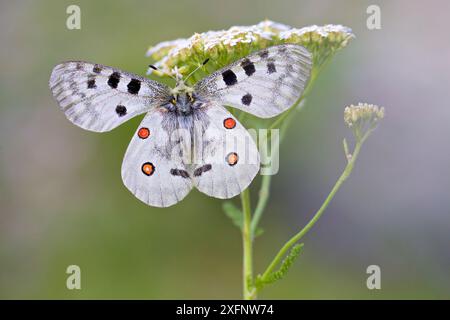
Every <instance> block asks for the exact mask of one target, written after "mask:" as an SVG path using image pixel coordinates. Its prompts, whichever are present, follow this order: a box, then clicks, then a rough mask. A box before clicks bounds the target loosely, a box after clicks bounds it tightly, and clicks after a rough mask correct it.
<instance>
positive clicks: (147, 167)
mask: <svg viewBox="0 0 450 320" xmlns="http://www.w3.org/2000/svg"><path fill="white" fill-rule="evenodd" d="M141 169H142V172H143V173H144V174H145V175H146V176H151V175H152V174H153V173H155V166H154V165H153V163H151V162H146V163H144V164H143V165H142V168H141Z"/></svg>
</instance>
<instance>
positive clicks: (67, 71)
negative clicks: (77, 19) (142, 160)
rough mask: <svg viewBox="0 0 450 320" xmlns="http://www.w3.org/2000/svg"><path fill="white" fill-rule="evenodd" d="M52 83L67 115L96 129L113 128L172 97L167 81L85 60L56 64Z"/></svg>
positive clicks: (93, 129) (73, 120)
mask: <svg viewBox="0 0 450 320" xmlns="http://www.w3.org/2000/svg"><path fill="white" fill-rule="evenodd" d="M49 85H50V89H51V91H52V93H53V96H54V97H55V99H56V100H57V102H58V104H59V106H60V108H61V110H62V111H63V112H64V113H65V115H66V117H67V118H68V119H69V120H70V121H71V122H72V123H74V124H76V125H77V126H79V127H81V128H83V129H86V130H90V131H96V132H104V131H109V130H112V129H114V128H116V127H117V126H119V125H120V124H122V123H124V122H125V121H127V120H128V119H130V118H132V117H134V116H136V115H139V114H142V113H144V112H147V111H149V110H151V109H152V108H154V107H156V106H158V105H161V104H162V103H165V102H167V101H169V100H170V89H169V88H168V87H167V86H165V85H163V84H160V83H158V82H156V81H152V80H149V79H146V78H143V77H140V76H137V75H134V74H131V73H128V72H124V71H121V70H118V69H115V68H111V67H107V66H103V65H100V64H93V63H88V62H83V61H69V62H64V63H61V64H58V65H57V66H55V68H54V69H53V71H52V74H51V76H50V81H49Z"/></svg>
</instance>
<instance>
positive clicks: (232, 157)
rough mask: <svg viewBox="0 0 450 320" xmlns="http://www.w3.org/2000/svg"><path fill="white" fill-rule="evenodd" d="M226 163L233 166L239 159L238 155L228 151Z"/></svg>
mask: <svg viewBox="0 0 450 320" xmlns="http://www.w3.org/2000/svg"><path fill="white" fill-rule="evenodd" d="M226 161H227V163H228V164H229V165H230V166H234V165H235V164H236V163H238V161H239V156H238V154H237V153H236V152H230V153H229V154H228V155H227V158H226Z"/></svg>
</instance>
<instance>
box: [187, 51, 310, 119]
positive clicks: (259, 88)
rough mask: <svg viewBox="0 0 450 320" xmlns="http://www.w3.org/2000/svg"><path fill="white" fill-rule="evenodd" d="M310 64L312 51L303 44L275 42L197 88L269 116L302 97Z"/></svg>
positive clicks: (219, 72) (217, 98)
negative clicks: (276, 44)
mask: <svg viewBox="0 0 450 320" xmlns="http://www.w3.org/2000/svg"><path fill="white" fill-rule="evenodd" d="M311 67H312V61H311V53H310V52H309V51H308V50H307V49H305V48H304V47H302V46H299V45H294V44H283V45H278V46H273V47H269V48H266V49H263V50H260V51H257V52H255V53H252V54H250V55H248V56H247V57H245V58H243V59H240V60H238V61H236V62H235V63H232V64H230V65H229V66H227V67H225V68H222V69H220V70H218V71H216V72H214V73H213V74H211V75H210V76H208V77H206V78H205V79H203V80H201V81H200V82H199V83H198V84H197V85H196V86H195V91H196V92H197V93H198V94H199V95H201V96H203V97H208V98H209V99H213V100H214V101H217V102H220V103H221V104H223V105H227V106H231V107H234V108H238V109H241V110H243V111H245V112H249V113H251V114H254V115H256V116H258V117H260V118H270V117H274V116H276V115H278V114H280V113H281V112H283V111H285V110H286V109H288V108H289V107H291V106H292V105H293V104H294V103H295V102H296V101H297V100H298V99H299V98H300V96H301V94H302V93H303V90H304V89H305V86H306V82H307V81H308V78H309V75H310V72H311Z"/></svg>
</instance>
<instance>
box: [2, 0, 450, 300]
mask: <svg viewBox="0 0 450 320" xmlns="http://www.w3.org/2000/svg"><path fill="white" fill-rule="evenodd" d="M70 4H76V5H79V6H80V8H81V30H68V29H67V28H66V18H67V14H66V8H67V6H68V5H70ZM370 4H372V2H371V1H351V0H345V1H320V2H319V1H295V0H280V1H265V0H254V1H242V0H228V1H224V0H222V1H199V0H197V1H114V2H113V1H95V2H94V1H75V0H73V1H31V0H29V1H23V0H22V1H10V2H6V1H1V4H0V26H1V28H0V30H1V31H0V44H1V51H0V59H1V61H0V63H1V68H0V70H1V72H0V201H1V207H0V210H1V213H0V298H6V299H12V298H26V299H28V298H41V299H51V298H62V299H79V298H87V299H89V298H125V299H128V298H138V299H184V298H188V299H196V298H202V299H222V298H223V299H227V298H240V297H241V238H240V234H239V231H238V230H237V229H236V228H235V227H234V226H233V225H232V224H231V222H230V221H229V219H228V218H227V217H226V216H225V215H224V214H223V213H222V211H221V201H219V200H215V199H212V198H208V197H207V196H205V195H203V194H200V193H199V192H197V191H193V192H192V193H191V194H190V195H189V196H188V197H187V198H186V199H185V200H183V201H182V202H180V203H179V204H178V205H176V206H174V207H171V208H168V209H156V208H152V207H148V206H146V205H145V204H143V203H141V202H140V201H139V200H137V199H136V198H135V197H134V196H133V195H132V194H130V193H129V191H128V190H127V189H126V188H125V187H124V186H123V184H122V181H121V177H120V167H121V162H122V157H123V154H124V152H125V150H126V147H127V145H128V143H129V141H130V138H131V135H132V134H133V132H134V130H135V128H136V126H137V125H138V123H139V121H140V119H141V118H142V117H138V118H137V119H134V120H132V121H129V122H128V123H126V124H124V125H122V126H120V127H119V128H117V129H115V130H114V131H112V132H110V133H105V134H95V133H91V132H87V131H83V130H81V129H80V128H78V127H75V126H74V125H72V124H71V123H70V122H69V121H67V120H66V119H65V117H64V115H63V113H61V112H60V111H59V110H58V106H57V105H56V103H55V101H54V100H53V99H52V96H51V94H50V90H49V88H48V79H49V75H50V72H51V70H52V67H53V66H54V65H55V64H57V63H58V62H61V61H64V60H72V59H77V60H87V61H93V62H98V63H102V64H106V65H111V66H116V67H119V68H121V69H124V70H128V71H130V72H134V73H138V74H145V71H146V68H147V65H148V64H149V63H150V61H149V60H148V59H147V58H146V57H145V52H146V50H147V48H148V46H150V45H152V44H156V43H158V42H160V41H164V40H171V39H175V38H179V37H189V36H190V35H192V34H193V33H194V32H203V31H207V30H217V29H227V28H229V27H230V26H232V25H250V24H255V23H258V22H259V21H261V20H263V19H265V18H269V19H271V20H274V21H278V22H282V23H286V24H289V25H292V26H295V27H302V26H307V25H310V24H318V25H321V24H327V23H334V24H343V25H346V26H348V27H351V28H352V29H353V31H354V33H355V34H356V39H355V40H354V41H352V42H351V43H350V45H349V46H348V47H347V48H345V49H344V50H342V51H341V52H340V53H339V54H338V55H337V56H336V57H335V58H334V59H333V61H332V63H331V64H330V65H329V66H328V67H327V68H326V69H325V70H324V72H323V73H322V74H321V75H320V77H319V79H318V81H317V82H316V84H315V86H314V88H313V91H312V94H311V96H310V99H309V100H308V103H307V106H306V108H305V109H304V110H303V111H302V112H301V113H300V114H299V115H298V116H297V118H296V119H295V121H294V123H293V126H292V127H291V130H290V131H289V134H288V136H287V138H286V140H285V141H284V143H283V145H282V148H281V156H280V160H281V164H280V172H279V173H278V175H277V176H276V177H275V178H274V180H273V186H272V195H271V199H270V203H269V206H268V209H267V212H266V214H265V216H264V217H263V220H262V224H261V225H262V227H263V228H264V229H265V233H264V234H263V236H261V237H259V238H257V240H256V243H255V269H256V271H257V272H260V271H262V269H263V268H265V267H266V265H267V263H268V262H269V261H270V259H271V258H272V257H273V255H274V254H275V252H276V251H277V249H278V248H279V247H280V246H281V245H282V243H284V241H285V240H286V239H287V238H288V237H289V236H291V235H292V234H293V233H294V232H296V230H298V229H299V228H300V227H301V226H302V225H303V224H304V223H305V222H306V221H308V219H309V218H310V217H311V215H312V214H313V213H314V211H315V210H316V209H317V208H318V207H319V205H320V204H321V202H322V201H323V199H324V197H325V196H326V195H327V194H328V192H329V190H330V188H331V186H332V185H333V184H334V182H335V180H336V179H337V177H338V175H339V174H340V171H341V170H342V168H343V166H344V165H345V160H344V156H343V152H342V148H341V141H342V138H343V137H344V136H347V137H348V136H349V134H350V132H349V130H347V129H346V128H345V125H344V122H343V108H344V106H345V105H347V104H350V103H357V102H359V101H364V102H365V101H367V102H370V103H376V104H378V105H382V106H385V107H386V112H387V116H386V119H385V120H383V122H382V124H381V126H380V127H379V128H378V130H377V131H376V132H375V133H374V134H373V135H372V137H371V138H370V139H369V140H368V142H367V143H366V144H365V145H364V148H363V150H362V154H361V157H360V159H359V161H358V163H357V165H356V168H355V170H354V172H353V174H352V176H351V178H350V179H349V181H348V182H347V183H346V184H345V185H344V187H343V188H342V189H341V190H340V192H339V193H338V195H337V197H336V199H335V200H334V201H333V202H332V204H331V206H330V207H329V208H328V210H327V212H326V213H325V215H324V216H323V218H321V220H320V221H319V223H318V225H317V226H316V227H315V228H314V229H313V230H312V232H311V233H309V234H308V236H307V237H306V238H305V248H304V254H303V255H302V256H301V257H300V259H299V260H298V261H297V262H296V264H295V265H294V267H293V268H292V269H291V271H290V273H289V274H288V275H287V277H286V278H285V279H284V280H282V281H280V282H278V283H276V284H275V285H273V286H270V287H267V288H266V289H265V290H264V291H263V292H262V294H261V295H260V297H261V298H267V299H269V298H275V299H282V298H287V299H312V298H320V299H335V298H343V299H380V298H387V299H391V298H402V299H408V298H426V299H428V298H438V299H446V298H449V297H450V277H449V274H450V251H449V244H450V232H449V231H450V196H449V195H450V194H449V190H450V179H449V177H450V165H449V164H450V148H449V137H450V125H449V123H450V121H449V120H450V108H449V103H448V101H449V98H450V90H448V85H449V83H450V76H449V75H450V60H449V59H448V58H449V56H450V43H449V41H448V32H447V31H448V30H449V28H450V17H449V13H450V3H449V2H446V1H429V2H410V1H384V2H383V1H379V2H378V5H380V7H381V19H382V20H381V23H382V29H381V30H375V31H370V30H368V29H367V27H366V19H367V14H366V8H367V7H368V5H370ZM258 183H259V181H258V180H255V182H254V183H253V189H256V187H257V185H258ZM253 191H254V190H253ZM235 201H236V203H238V201H237V200H235ZM71 264H76V265H79V266H80V267H81V272H82V290H72V291H70V290H67V288H66V286H65V283H66V277H67V275H66V273H65V270H66V268H67V266H68V265H71ZM371 264H376V265H379V266H380V267H381V272H382V289H381V290H373V291H370V290H368V289H367V287H366V278H367V274H366V268H367V266H368V265H371Z"/></svg>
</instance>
